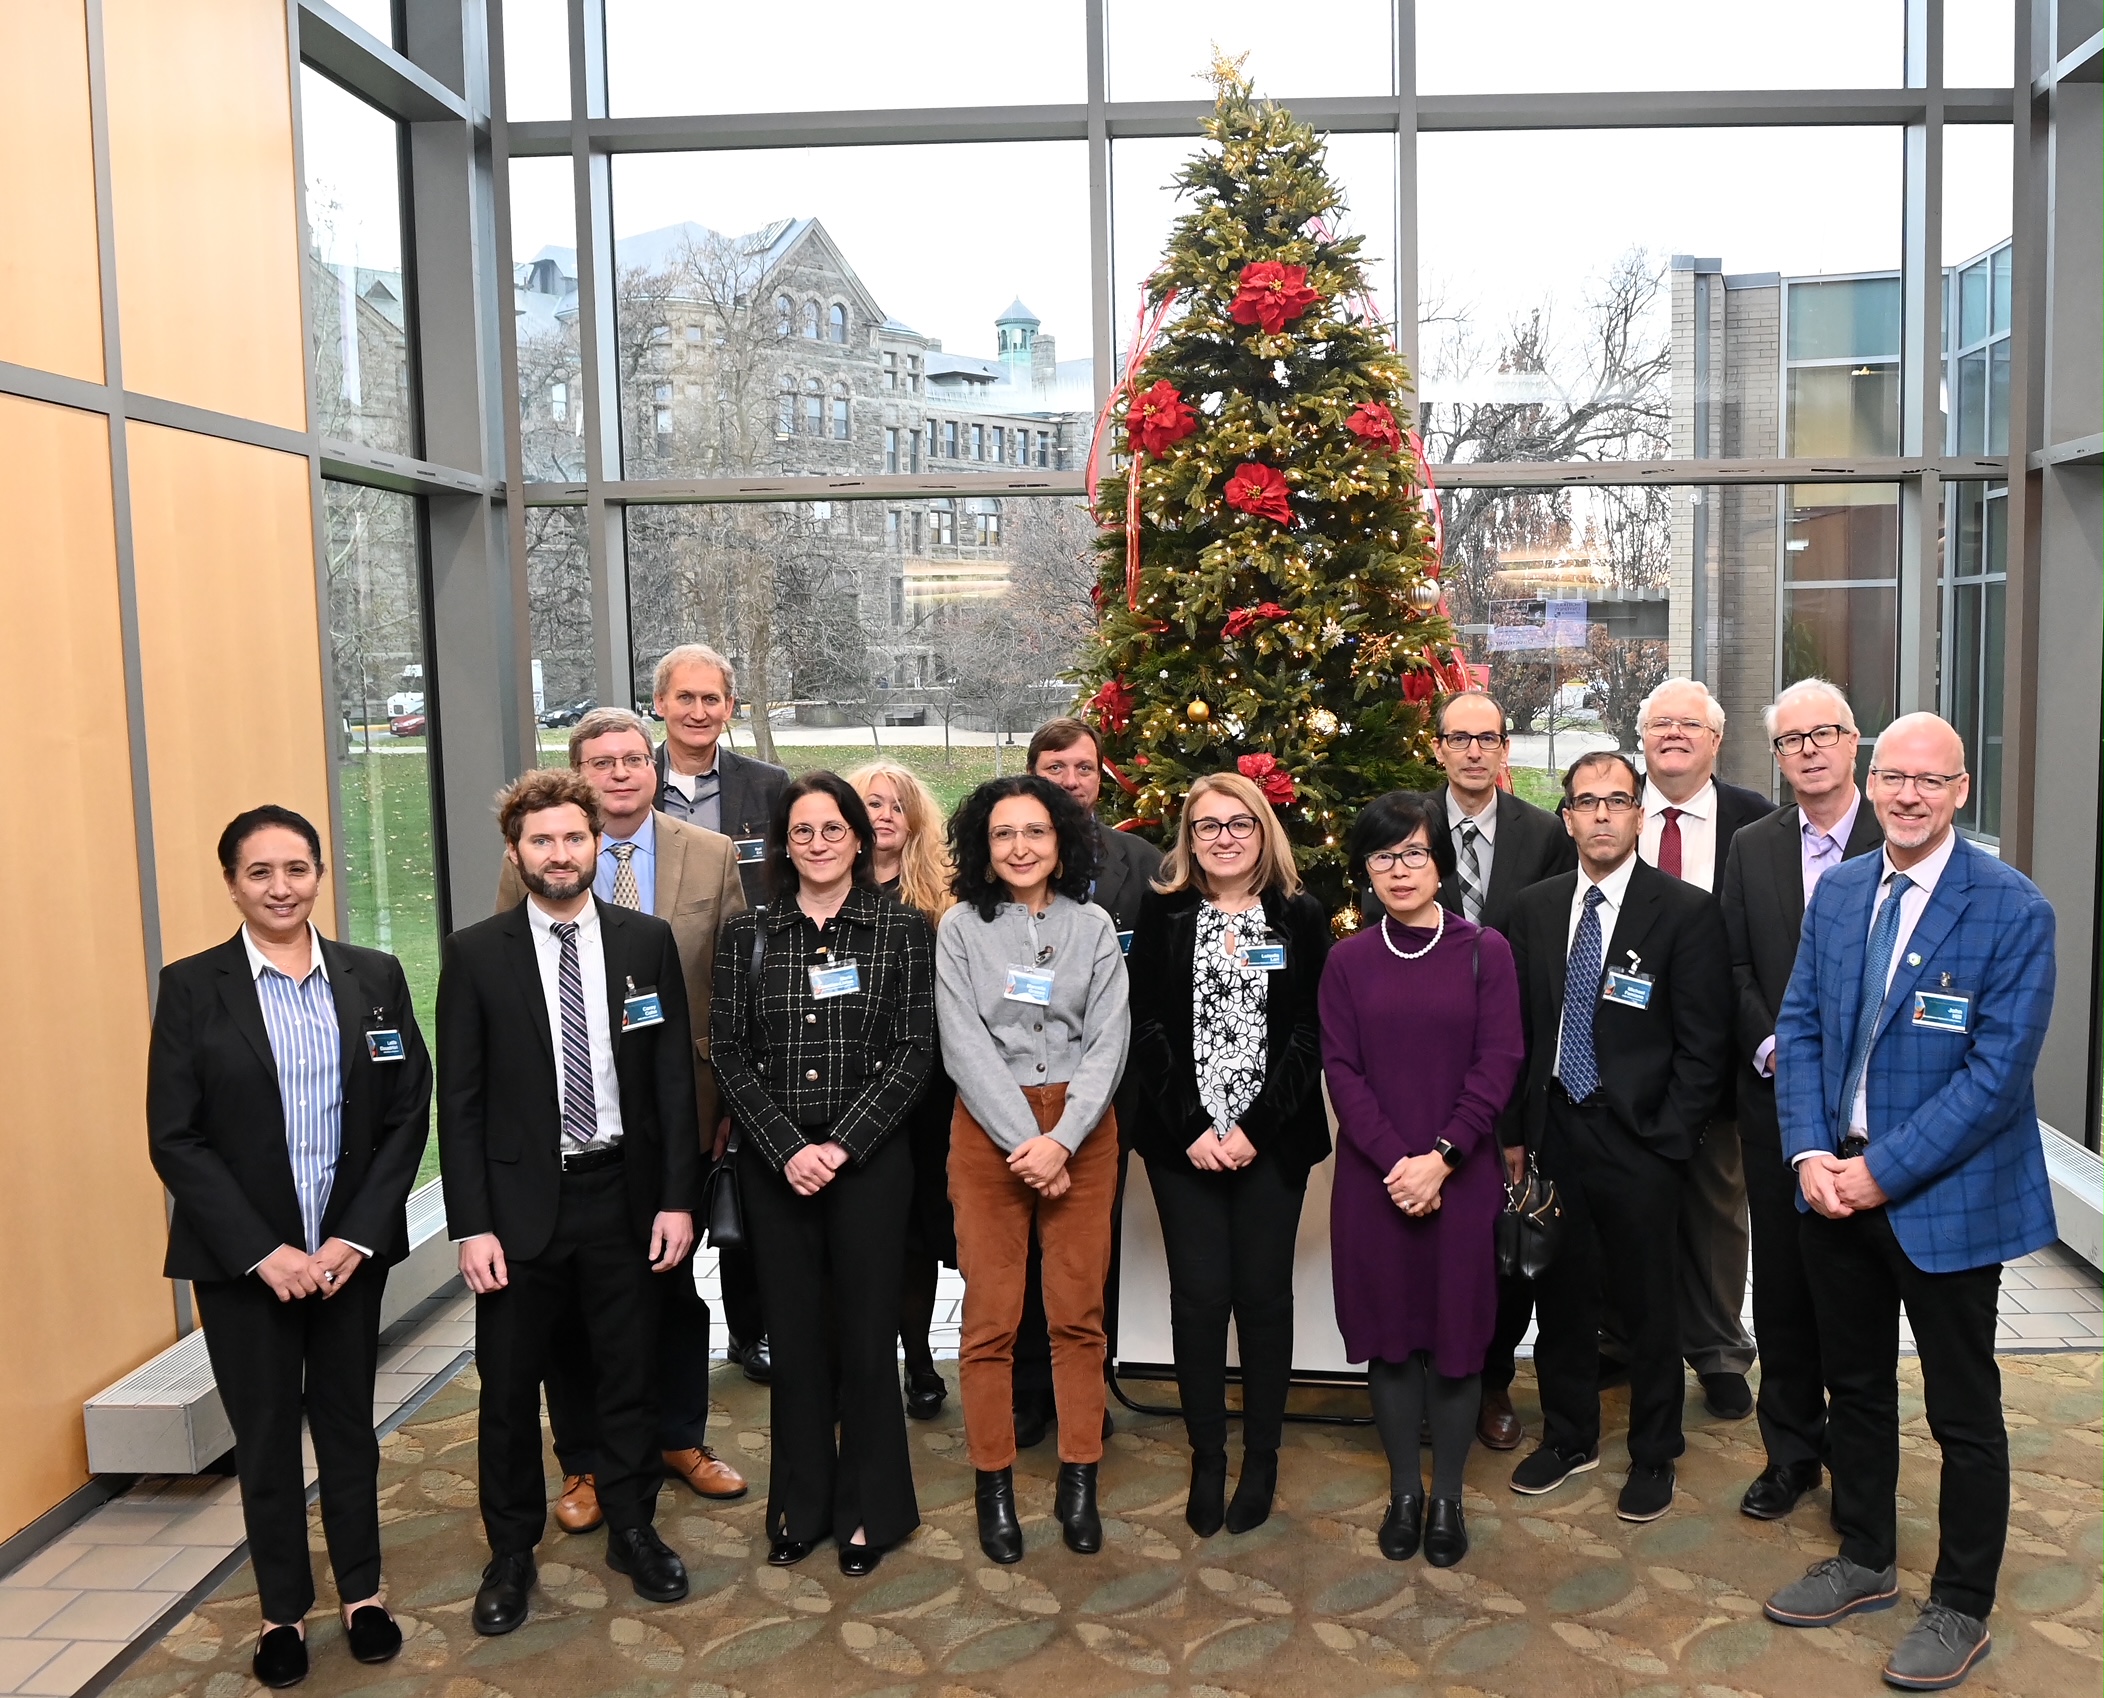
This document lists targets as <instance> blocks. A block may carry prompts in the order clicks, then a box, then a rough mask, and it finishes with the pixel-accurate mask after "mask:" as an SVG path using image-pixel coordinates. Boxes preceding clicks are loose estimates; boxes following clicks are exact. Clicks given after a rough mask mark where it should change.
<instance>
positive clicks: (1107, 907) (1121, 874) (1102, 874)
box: [1095, 820, 1125, 914]
mask: <svg viewBox="0 0 2104 1698" xmlns="http://www.w3.org/2000/svg"><path fill="white" fill-rule="evenodd" d="M1124 894H1125V857H1124V856H1123V855H1122V854H1120V853H1119V851H1118V846H1117V844H1116V843H1115V842H1113V841H1112V840H1111V831H1110V828H1109V827H1108V826H1106V825H1104V824H1103V823H1102V822H1101V821H1100V820H1099V821H1098V822H1097V824H1096V895H1095V903H1096V906H1097V907H1099V908H1101V909H1102V910H1103V911H1104V912H1105V913H1106V914H1115V913H1116V911H1117V905H1118V898H1119V897H1120V896H1122V895H1124Z"/></svg>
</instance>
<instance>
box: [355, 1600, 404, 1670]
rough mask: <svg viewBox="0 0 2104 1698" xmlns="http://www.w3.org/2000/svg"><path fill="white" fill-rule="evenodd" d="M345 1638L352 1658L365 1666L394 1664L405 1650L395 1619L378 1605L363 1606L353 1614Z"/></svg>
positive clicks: (400, 1631)
mask: <svg viewBox="0 0 2104 1698" xmlns="http://www.w3.org/2000/svg"><path fill="white" fill-rule="evenodd" d="M343 1636H344V1638H345V1639H346V1640H348V1641H349V1642H350V1647H351V1655H352V1656H353V1657H355V1658H357V1659H358V1661H359V1662H361V1663H391V1662H393V1661H394V1655H395V1653H396V1652H397V1651H399V1650H400V1649H401V1648H402V1630H401V1628H400V1627H398V1626H397V1625H396V1624H395V1618H394V1617H393V1616H391V1615H389V1614H388V1613H387V1611H385V1610H384V1609H382V1608H381V1607H380V1606H379V1605H378V1604H361V1605H360V1606H359V1607H358V1608H357V1609H354V1610H353V1611H351V1619H350V1621H349V1622H348V1623H346V1624H345V1626H344V1630H343Z"/></svg>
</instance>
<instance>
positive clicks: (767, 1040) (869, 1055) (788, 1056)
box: [709, 887, 935, 1168]
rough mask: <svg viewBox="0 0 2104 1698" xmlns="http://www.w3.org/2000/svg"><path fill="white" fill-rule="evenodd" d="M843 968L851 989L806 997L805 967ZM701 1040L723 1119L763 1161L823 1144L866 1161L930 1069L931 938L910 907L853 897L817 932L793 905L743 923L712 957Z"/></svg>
mask: <svg viewBox="0 0 2104 1698" xmlns="http://www.w3.org/2000/svg"><path fill="white" fill-rule="evenodd" d="M760 926H765V927H766V928H767V947H766V952H765V957H764V960H763V962H762V966H761V974H760V977H761V991H760V996H759V1002H758V1006H757V1007H755V1006H754V999H753V985H752V944H753V933H754V930H755V928H757V927H760ZM821 949H825V950H826V951H828V953H827V954H826V955H824V956H821V955H820V953H819V951H820V950H821ZM848 961H853V962H854V963H855V964H856V966H857V967H858V968H859V969H860V977H861V981H862V988H861V989H860V990H859V991H855V992H851V993H850V994H848V995H846V996H831V997H827V998H825V999H824V1000H823V1001H821V1000H820V999H819V998H817V997H815V996H813V995H812V994H811V979H810V970H811V968H813V967H819V966H832V965H834V964H836V963H844V962H848ZM709 1031H710V1048H711V1050H712V1051H713V1057H712V1059H713V1060H714V1062H715V1065H716V1080H717V1083H718V1085H719V1086H720V1087H721V1089H722V1092H723V1097H724V1101H725V1102H726V1103H727V1104H728V1105H729V1107H730V1113H731V1118H732V1119H733V1120H734V1121H736V1122H737V1124H738V1128H739V1130H740V1131H741V1132H743V1133H744V1134H745V1136H746V1137H747V1138H749V1139H750V1140H751V1141H752V1142H753V1143H754V1144H755V1145H756V1146H757V1147H758V1148H759V1151H760V1153H761V1154H762V1155H764V1156H765V1157H766V1158H767V1160H768V1161H769V1162H770V1163H772V1164H773V1165H774V1166H775V1167H776V1168H780V1167H781V1166H782V1165H783V1164H784V1163H785V1162H787V1161H788V1159H789V1158H790V1157H791V1156H793V1155H795V1154H796V1152H797V1151H798V1150H800V1149H802V1148H803V1147H804V1146H805V1145H806V1144H812V1143H824V1142H827V1141H829V1140H830V1141H832V1142H835V1143H838V1144H839V1145H840V1146H841V1147H842V1148H844V1149H845V1150H846V1151H847V1152H848V1154H849V1156H850V1157H851V1158H852V1159H853V1160H854V1161H856V1162H857V1163H860V1162H862V1161H864V1160H866V1159H867V1158H868V1156H869V1154H870V1152H871V1151H872V1150H874V1149H875V1148H876V1147H877V1145H878V1144H879V1143H880V1142H882V1140H883V1139H884V1138H886V1137H887V1136H889V1135H890V1134H891V1133H892V1132H894V1131H896V1130H897V1129H898V1128H899V1127H900V1126H902V1125H903V1124H904V1123H905V1120H906V1116H907V1115H908V1113H910V1112H911V1110H912V1108H913V1105H914V1104H915V1103H916V1102H918V1101H919V1100H920V1095H921V1092H922V1090H923V1089H925V1088H926V1085H927V1082H928V1076H929V1074H930V1072H931V1071H932V1070H933V1068H934V1065H935V934H934V932H933V930H932V929H931V928H930V927H929V925H928V922H927V921H926V920H925V919H924V918H922V916H921V915H920V914H919V913H918V912H916V911H915V910H914V909H911V908H907V907H904V906H902V905H901V904H899V903H898V902H895V901H893V900H892V898H890V897H888V896H886V895H884V894H883V893H882V892H880V891H875V890H866V889H862V888H860V887H857V888H856V889H853V890H850V891H849V892H848V894H847V900H846V901H845V902H843V903H842V904H841V905H840V912H839V913H838V914H837V915H836V916H834V919H833V922H832V924H831V925H829V926H827V927H826V929H825V931H824V933H823V934H821V933H820V931H819V929H818V928H817V927H816V926H814V925H813V924H812V923H811V921H810V920H809V919H808V918H807V917H806V916H805V914H804V912H803V910H802V909H801V908H799V907H798V906H797V905H796V904H795V902H793V901H789V902H777V903H775V904H774V905H773V906H772V907H771V908H767V909H764V910H761V911H760V912H757V913H750V912H749V913H744V914H739V915H737V916H735V917H734V918H732V919H731V920H729V921H727V922H726V923H725V924H724V927H723V932H722V936H721V939H720V940H719V942H718V944H717V947H716V982H715V1000H714V1006H713V1008H712V1009H711V1011H710V1019H709Z"/></svg>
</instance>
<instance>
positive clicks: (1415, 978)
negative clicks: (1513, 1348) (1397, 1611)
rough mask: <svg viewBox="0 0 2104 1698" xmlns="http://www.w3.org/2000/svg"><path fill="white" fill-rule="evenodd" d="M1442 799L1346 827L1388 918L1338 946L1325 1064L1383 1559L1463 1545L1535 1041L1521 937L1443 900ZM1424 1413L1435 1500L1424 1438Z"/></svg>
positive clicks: (1373, 814)
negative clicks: (1503, 1130) (1509, 1138)
mask: <svg viewBox="0 0 2104 1698" xmlns="http://www.w3.org/2000/svg"><path fill="white" fill-rule="evenodd" d="M1439 806H1440V803H1438V802H1437V801H1435V800H1430V799H1427V798H1424V797H1420V796H1414V795H1409V794H1406V793H1404V792H1401V791H1396V792H1392V793H1391V794H1389V795H1386V796H1382V797H1379V798H1378V799H1376V800H1375V801H1374V802H1372V803H1370V804H1369V805H1368V806H1367V807H1366V808H1365V809H1364V810H1363V811H1361V813H1360V815H1359V817H1358V819H1357V820H1356V821H1355V822H1353V826H1352V836H1351V848H1350V854H1351V871H1352V878H1353V881H1354V883H1355V884H1356V885H1358V886H1359V887H1360V888H1362V889H1363V888H1366V887H1367V886H1371V888H1372V891H1373V894H1374V897H1375V899H1376V900H1377V901H1378V902H1379V904H1380V906H1381V909H1382V913H1381V917H1380V919H1379V920H1378V921H1377V922H1376V923H1375V924H1374V925H1372V926H1368V927H1364V928H1362V929H1361V930H1360V931H1359V932H1357V933H1356V934H1354V935H1353V936H1351V937H1349V938H1347V939H1345V940H1344V941H1343V942H1342V943H1340V944H1338V945H1337V947H1336V948H1335V949H1333V950H1331V951H1330V960H1329V966H1328V968H1327V969H1326V970H1325V972H1324V974H1323V978H1322V995H1321V1007H1322V1062H1323V1069H1324V1073H1325V1076H1326V1077H1327V1079H1328V1081H1329V1088H1330V1102H1331V1104H1332V1106H1333V1107H1334V1108H1335V1109H1336V1111H1337V1171H1336V1178H1335V1181H1334V1183H1333V1188H1332V1191H1331V1197H1330V1259H1331V1269H1332V1273H1333V1277H1334V1279H1335V1282H1336V1295H1337V1324H1338V1327H1339V1329H1340V1330H1341V1331H1342V1332H1343V1334H1344V1344H1345V1353H1346V1355H1347V1356H1349V1357H1350V1358H1351V1360H1353V1361H1355V1362H1356V1361H1361V1360H1363V1361H1365V1363H1366V1366H1367V1381H1368V1385H1369V1388H1370V1390H1371V1392H1372V1395H1373V1413H1374V1422H1375V1424H1376V1426H1377V1427H1378V1428H1379V1429H1380V1434H1381V1444H1382V1446H1383V1448H1385V1449H1386V1450H1387V1452H1388V1468H1389V1479H1390V1497H1389V1504H1388V1518H1387V1520H1386V1521H1385V1522H1383V1523H1382V1525H1381V1534H1380V1546H1381V1554H1382V1555H1383V1556H1385V1557H1387V1558H1388V1559H1389V1560H1390V1561H1392V1562H1402V1561H1404V1560H1405V1559H1407V1558H1408V1557H1409V1556H1410V1555H1411V1554H1412V1553H1413V1552H1415V1551H1416V1549H1417V1547H1418V1544H1419V1542H1420V1539H1421V1540H1422V1542H1423V1544H1424V1548H1425V1560H1426V1561H1428V1562H1430V1563H1433V1564H1435V1565H1436V1566H1438V1567H1441V1568H1449V1567H1451V1566H1453V1564H1455V1563H1457V1562H1459V1561H1460V1560H1461V1558H1462V1557H1463V1556H1464V1555H1465V1554H1466V1553H1467V1551H1468V1530H1467V1528H1466V1527H1465V1526H1464V1525H1463V1522H1462V1518H1461V1473H1462V1467H1463V1465H1464V1464H1465V1463H1466V1461H1467V1459H1468V1447H1469V1442H1470V1440H1471V1438H1472V1437H1473V1435H1474V1432H1475V1424H1476V1409H1477V1404H1478V1402H1479V1394H1480V1387H1479V1380H1480V1376H1481V1373H1482V1369H1483V1356H1484V1352H1485V1350H1486V1349H1487V1348H1488V1347H1489V1344H1490V1335H1491V1330H1492V1327H1493V1325H1494V1323H1495V1322H1496V1319H1497V1309H1498V1295H1497V1267H1496V1253H1495V1250H1494V1249H1493V1245H1492V1229H1493V1226H1494V1223H1495V1222H1496V1220H1497V1216H1498V1210H1499V1208H1500V1207H1501V1206H1502V1204H1503V1199H1504V1189H1503V1183H1502V1182H1503V1176H1504V1162H1503V1157H1502V1154H1501V1152H1500V1150H1499V1148H1498V1140H1497V1132H1496V1127H1497V1119H1498V1116H1499V1114H1500V1113H1501V1112H1502V1111H1503V1109H1504V1107H1505V1100H1506V1098H1507V1097H1509V1096H1510V1095H1511V1094H1512V1086H1513V1081H1514V1080H1515V1079H1516V1078H1517V1077H1518V1076H1519V1070H1520V1062H1521V1060H1522V1057H1523V1054H1524V1050H1523V1045H1522V1041H1521V1035H1520V1002H1519V984H1518V981H1517V979H1516V978H1515V976H1514V974H1513V969H1512V951H1511V950H1510V949H1509V948H1507V947H1506V944H1505V940H1504V939H1503V938H1502V937H1500V936H1499V935H1498V934H1497V933H1496V932H1494V931H1486V930H1485V929H1484V928H1483V927H1481V926H1478V925H1476V924H1475V923H1474V922H1473V921H1470V920H1466V919H1463V918H1462V917H1461V916H1460V915H1459V914H1452V913H1449V912H1447V911H1446V910H1445V909H1444V908H1442V907H1441V906H1440V905H1439V885H1440V881H1441V880H1442V879H1443V878H1445V877H1447V876H1449V875H1451V874H1452V872H1453V871H1454V849H1453V844H1452V841H1451V839H1450V838H1449V837H1448V835H1447V833H1445V832H1444V831H1441V830H1439V829H1438V825H1439V820H1438V816H1437V813H1436V812H1435V810H1436V809H1437V808H1438V807H1439ZM1427 1419H1429V1421H1430V1425H1431V1428H1432V1503H1431V1509H1430V1511H1429V1514H1428V1513H1427V1511H1426V1507H1425V1486H1424V1477H1423V1474H1422V1472H1421V1465H1420V1463H1419V1460H1418V1435H1419V1431H1420V1427H1421V1424H1422V1423H1424V1422H1425V1421H1426V1420H1427Z"/></svg>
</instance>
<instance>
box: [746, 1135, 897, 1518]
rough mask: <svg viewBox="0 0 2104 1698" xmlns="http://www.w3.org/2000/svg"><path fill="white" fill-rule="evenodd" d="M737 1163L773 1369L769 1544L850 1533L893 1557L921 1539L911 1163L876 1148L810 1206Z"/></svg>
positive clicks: (765, 1169) (756, 1161)
mask: <svg viewBox="0 0 2104 1698" xmlns="http://www.w3.org/2000/svg"><path fill="white" fill-rule="evenodd" d="M737 1159H738V1184H739V1189H740V1195H741V1196H742V1197H743V1199H744V1203H745V1221H746V1229H747V1231H748V1233H749V1234H750V1236H751V1240H752V1249H753V1263H754V1266H755V1267H756V1268H757V1269H758V1270H759V1275H760V1299H761V1303H762V1305H763V1307H764V1310H765V1314H766V1318H767V1338H768V1344H769V1348H770V1349H771V1350H772V1352H773V1355H774V1378H773V1381H772V1384H771V1388H770V1389H771V1392H772V1397H771V1400H770V1401H771V1420H772V1424H773V1436H774V1459H773V1466H772V1469H771V1470H770V1478H769V1480H768V1487H767V1533H768V1537H769V1538H770V1539H793V1540H797V1541H799V1542H808V1543H815V1542H816V1541H818V1540H820V1539H824V1538H826V1537H828V1536H830V1537H832V1538H834V1539H837V1540H839V1541H840V1542H841V1543H843V1544H845V1543H846V1542H847V1540H848V1538H849V1536H850V1535H852V1534H853V1532H854V1531H855V1529H856V1528H857V1527H860V1528H862V1529H863V1530H864V1536H865V1537H866V1538H867V1539H868V1540H869V1542H870V1543H871V1544H873V1545H879V1546H888V1545H895V1544H897V1543H898V1542H899V1541H900V1540H901V1539H903V1538H905V1537H906V1535H907V1534H909V1533H911V1532H912V1531H913V1529H914V1528H916V1527H917V1526H919V1525H920V1508H919V1505H918V1503H917V1502H916V1500H915V1498H914V1494H913V1462H912V1457H911V1454H910V1453H909V1451H908V1448H907V1439H906V1409H905V1405H904V1403H903V1402H902V1401H901V1400H900V1397H899V1380H898V1336H899V1331H898V1329H899V1275H900V1268H901V1265H902V1262H903V1259H904V1252H905V1242H906V1210H907V1205H908V1203H909V1201H910V1199H911V1198H912V1195H913V1158H912V1156H911V1155H910V1154H909V1153H908V1152H907V1149H906V1142H905V1140H904V1139H903V1138H901V1137H892V1138H888V1139H886V1140H885V1141H884V1142H883V1143H881V1144H879V1145H878V1146H877V1148H876V1151H875V1152H874V1153H873V1154H872V1155H871V1156H870V1157H869V1159H868V1160H867V1161H865V1162H864V1163H863V1164H862V1165H861V1166H860V1167H855V1166H848V1167H843V1168H841V1169H840V1171H839V1172H838V1173H836V1174H835V1175H834V1176H833V1179H832V1181H831V1182H830V1183H829V1184H827V1185H826V1186H825V1188H824V1189H823V1190H821V1191H820V1192H819V1193H818V1195H817V1196H815V1197H799V1196H798V1195H797V1194H796V1193H795V1192H794V1191H793V1190H791V1189H790V1186H789V1182H788V1180H786V1179H784V1178H783V1177H782V1175H781V1174H780V1173H779V1172H777V1171H776V1170H775V1168H774V1167H772V1166H771V1165H770V1164H769V1163H768V1162H767V1161H766V1160H765V1158H763V1157H762V1156H760V1155H759V1154H757V1153H756V1152H755V1151H753V1150H750V1149H747V1150H742V1151H740V1153H739V1155H738V1158H737ZM829 1322H830V1324H829ZM836 1423H837V1426H838V1434H839V1436H838V1438H837V1440H836V1439H835V1436H834V1434H835V1426H836Z"/></svg>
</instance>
